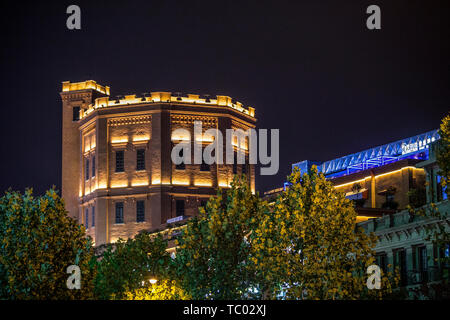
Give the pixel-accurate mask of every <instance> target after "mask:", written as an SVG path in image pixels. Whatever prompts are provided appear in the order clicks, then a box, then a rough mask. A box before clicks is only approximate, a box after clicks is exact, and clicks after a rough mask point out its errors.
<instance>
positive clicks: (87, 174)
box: [85, 159, 89, 180]
mask: <svg viewBox="0 0 450 320" xmlns="http://www.w3.org/2000/svg"><path fill="white" fill-rule="evenodd" d="M85 176H86V180H89V159H86V165H85Z"/></svg>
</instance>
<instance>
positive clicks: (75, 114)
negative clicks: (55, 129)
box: [72, 107, 80, 121]
mask: <svg viewBox="0 0 450 320" xmlns="http://www.w3.org/2000/svg"><path fill="white" fill-rule="evenodd" d="M72 112H73V115H72V121H78V120H80V107H73V108H72Z"/></svg>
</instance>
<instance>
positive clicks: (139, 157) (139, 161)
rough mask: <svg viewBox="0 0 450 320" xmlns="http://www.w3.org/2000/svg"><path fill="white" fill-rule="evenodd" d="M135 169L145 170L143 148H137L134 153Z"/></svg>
mask: <svg viewBox="0 0 450 320" xmlns="http://www.w3.org/2000/svg"><path fill="white" fill-rule="evenodd" d="M136 170H145V149H139V150H138V151H137V153H136Z"/></svg>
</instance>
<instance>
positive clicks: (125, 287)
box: [95, 232, 174, 299]
mask: <svg viewBox="0 0 450 320" xmlns="http://www.w3.org/2000/svg"><path fill="white" fill-rule="evenodd" d="M166 249H167V240H165V239H163V237H162V235H160V234H159V235H151V234H149V233H147V232H141V233H139V234H138V235H136V237H135V238H133V239H128V240H126V241H125V240H122V239H119V240H118V241H117V242H116V243H114V244H109V245H108V246H107V249H106V251H105V252H104V253H103V256H102V258H101V260H100V261H99V262H98V273H97V277H96V278H95V293H96V297H97V298H99V299H123V298H125V296H126V292H132V291H134V290H136V289H139V288H144V287H145V286H146V285H147V284H148V280H149V278H150V277H155V278H156V279H158V280H162V279H167V278H171V277H173V276H174V275H173V273H172V272H171V270H172V268H171V266H172V259H171V258H170V255H169V253H168V252H167V251H166Z"/></svg>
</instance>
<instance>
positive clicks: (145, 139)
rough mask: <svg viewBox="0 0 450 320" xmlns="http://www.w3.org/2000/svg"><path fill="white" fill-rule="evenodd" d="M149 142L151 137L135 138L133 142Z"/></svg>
mask: <svg viewBox="0 0 450 320" xmlns="http://www.w3.org/2000/svg"><path fill="white" fill-rule="evenodd" d="M148 140H150V137H149V136H138V137H134V138H133V142H140V141H148Z"/></svg>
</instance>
